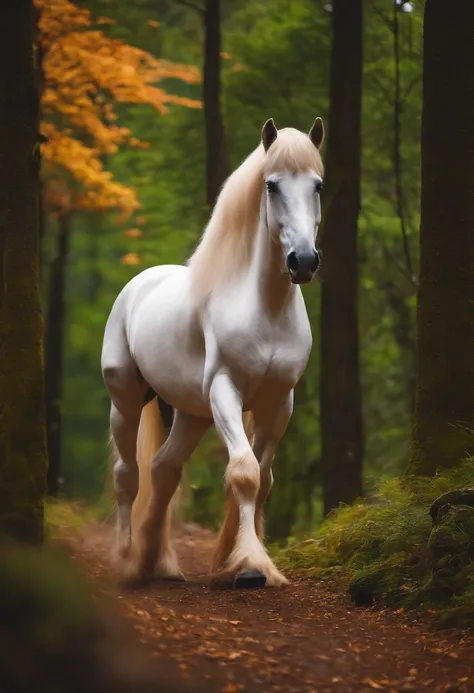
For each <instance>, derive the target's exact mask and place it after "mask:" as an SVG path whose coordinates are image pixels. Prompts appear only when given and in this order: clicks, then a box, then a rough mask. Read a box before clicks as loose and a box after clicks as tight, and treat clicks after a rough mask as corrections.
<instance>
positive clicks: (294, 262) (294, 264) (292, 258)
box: [286, 250, 300, 272]
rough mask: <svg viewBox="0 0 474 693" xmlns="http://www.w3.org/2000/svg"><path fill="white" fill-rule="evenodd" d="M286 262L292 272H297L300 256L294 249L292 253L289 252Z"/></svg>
mask: <svg viewBox="0 0 474 693" xmlns="http://www.w3.org/2000/svg"><path fill="white" fill-rule="evenodd" d="M286 264H287V266H288V269H289V270H291V271H292V272H296V271H297V270H298V267H299V264H300V263H299V262H298V258H297V256H296V253H295V251H294V250H292V251H291V253H288V257H287V258H286Z"/></svg>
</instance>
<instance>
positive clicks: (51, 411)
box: [45, 214, 71, 496]
mask: <svg viewBox="0 0 474 693" xmlns="http://www.w3.org/2000/svg"><path fill="white" fill-rule="evenodd" d="M70 223H71V222H70V216H69V215H68V214H64V215H62V216H60V217H59V223H58V234H57V248H56V256H55V258H54V260H53V262H52V265H51V275H50V285H49V299H48V314H47V320H46V339H45V389H46V393H45V394H46V432H47V443H48V458H49V467H48V485H47V488H48V495H50V496H57V495H58V492H59V479H60V475H61V396H62V385H63V335H64V318H65V308H66V270H67V261H68V255H69V239H70Z"/></svg>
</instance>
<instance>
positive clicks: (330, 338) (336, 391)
mask: <svg viewBox="0 0 474 693" xmlns="http://www.w3.org/2000/svg"><path fill="white" fill-rule="evenodd" d="M332 17H333V20H332V21H333V45H332V55H331V75H330V107H329V137H328V144H327V154H326V171H327V175H326V184H325V192H324V200H323V227H322V230H321V231H322V233H321V244H322V249H323V267H322V270H323V282H322V289H321V291H322V296H321V382H320V388H321V390H320V397H321V459H322V465H323V491H324V512H325V513H328V512H329V511H330V510H332V509H333V508H334V507H336V506H337V505H338V504H339V503H340V502H344V503H348V502H350V501H353V500H354V499H355V498H356V497H357V496H358V495H359V494H360V493H361V492H362V460H363V450H364V440H363V424H362V406H361V386H360V373H359V331H358V256H357V220H358V215H359V207H360V159H361V141H360V140H361V136H360V121H361V91H362V0H334V2H333V11H332ZM348 56H350V58H348Z"/></svg>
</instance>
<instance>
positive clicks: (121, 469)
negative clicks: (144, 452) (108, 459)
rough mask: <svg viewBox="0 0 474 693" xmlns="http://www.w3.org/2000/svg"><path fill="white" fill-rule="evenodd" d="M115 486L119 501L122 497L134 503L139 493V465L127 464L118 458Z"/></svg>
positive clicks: (115, 470) (115, 468)
mask: <svg viewBox="0 0 474 693" xmlns="http://www.w3.org/2000/svg"><path fill="white" fill-rule="evenodd" d="M114 487H115V494H116V496H117V500H118V501H119V502H120V499H121V497H122V498H124V499H126V500H128V501H131V502H132V503H133V501H134V500H135V498H136V496H137V493H138V467H137V466H136V465H135V466H134V467H131V466H129V465H126V464H125V462H124V461H123V460H122V459H119V460H117V462H116V463H115V465H114Z"/></svg>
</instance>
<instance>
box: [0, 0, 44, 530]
mask: <svg viewBox="0 0 474 693" xmlns="http://www.w3.org/2000/svg"><path fill="white" fill-rule="evenodd" d="M0 34H1V40H0V64H1V65H2V69H1V70H0V190H1V195H0V393H1V396H0V531H1V532H2V533H5V534H8V535H10V536H12V537H14V538H16V539H21V540H26V541H30V542H35V543H36V542H40V541H41V540H42V538H43V494H44V488H45V476H46V444H45V427H44V402H43V371H42V318H41V311H40V298H39V279H38V255H39V247H38V246H39V238H38V179H39V165H40V153H39V145H38V116H39V103H38V94H37V90H36V87H35V73H34V61H33V34H34V13H33V4H32V1H31V0H15V2H3V3H0Z"/></svg>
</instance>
